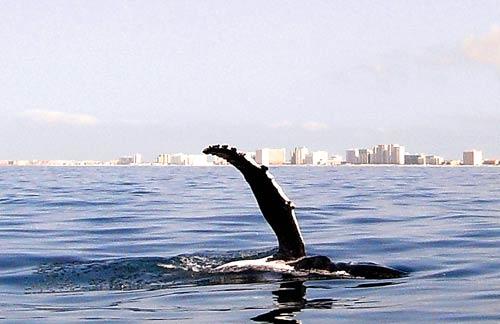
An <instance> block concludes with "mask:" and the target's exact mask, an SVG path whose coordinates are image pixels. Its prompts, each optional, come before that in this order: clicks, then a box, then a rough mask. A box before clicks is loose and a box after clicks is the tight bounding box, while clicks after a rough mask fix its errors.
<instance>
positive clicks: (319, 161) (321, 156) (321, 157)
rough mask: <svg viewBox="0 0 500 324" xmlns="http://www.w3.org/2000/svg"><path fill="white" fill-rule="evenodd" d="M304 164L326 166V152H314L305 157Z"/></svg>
mask: <svg viewBox="0 0 500 324" xmlns="http://www.w3.org/2000/svg"><path fill="white" fill-rule="evenodd" d="M305 163H306V164H312V165H326V164H327V163H328V152H326V151H315V152H311V153H309V154H307V155H306V159H305Z"/></svg>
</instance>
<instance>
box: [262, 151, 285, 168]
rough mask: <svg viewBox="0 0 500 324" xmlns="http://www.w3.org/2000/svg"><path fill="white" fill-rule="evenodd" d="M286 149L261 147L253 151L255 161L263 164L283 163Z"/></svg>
mask: <svg viewBox="0 0 500 324" xmlns="http://www.w3.org/2000/svg"><path fill="white" fill-rule="evenodd" d="M285 156H286V150H285V149H284V148H280V149H270V148H263V149H258V150H257V151H255V161H256V162H257V163H259V164H263V165H280V164H284V163H285Z"/></svg>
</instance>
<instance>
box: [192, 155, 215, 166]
mask: <svg viewBox="0 0 500 324" xmlns="http://www.w3.org/2000/svg"><path fill="white" fill-rule="evenodd" d="M186 165H192V166H207V165H210V163H208V160H207V156H206V155H205V154H189V155H188V156H187V159H186Z"/></svg>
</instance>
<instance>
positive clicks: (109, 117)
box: [0, 0, 500, 160]
mask: <svg viewBox="0 0 500 324" xmlns="http://www.w3.org/2000/svg"><path fill="white" fill-rule="evenodd" d="M0 49H1V50H0V116H1V118H0V159H101V160H107V159H113V158H117V157H119V156H124V155H130V154H133V153H135V152H140V153H142V154H143V156H144V157H145V158H146V159H149V160H152V159H153V158H154V157H155V156H156V155H157V154H160V153H168V152H172V153H173V152H185V153H199V152H200V151H201V150H202V149H203V147H205V146H207V145H209V144H216V143H229V144H231V145H234V146H237V147H239V148H241V149H242V150H252V151H253V150H255V149H256V148H261V147H285V148H287V149H291V148H293V147H295V146H303V145H304V146H307V147H309V148H310V149H313V150H327V151H329V152H330V153H332V154H341V155H344V152H345V150H346V149H349V148H354V147H371V146H374V145H376V144H382V143H387V144H389V143H399V144H402V145H405V146H406V150H407V151H409V152H412V153H420V152H424V153H428V154H438V155H442V156H444V157H445V158H449V159H459V158H461V154H462V151H464V150H467V149H472V148H477V149H481V150H483V154H484V155H485V157H489V158H500V2H499V1H487V0H482V1H457V0H451V1H446V0H442V1H435V0H433V1H101V0H99V1H55V0H53V1H42V0H38V1H22V0H13V1H8V0H4V1H0Z"/></svg>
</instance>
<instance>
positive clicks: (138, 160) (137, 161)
mask: <svg viewBox="0 0 500 324" xmlns="http://www.w3.org/2000/svg"><path fill="white" fill-rule="evenodd" d="M133 159H134V164H141V163H142V155H141V154H139V153H135V154H134V156H133Z"/></svg>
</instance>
